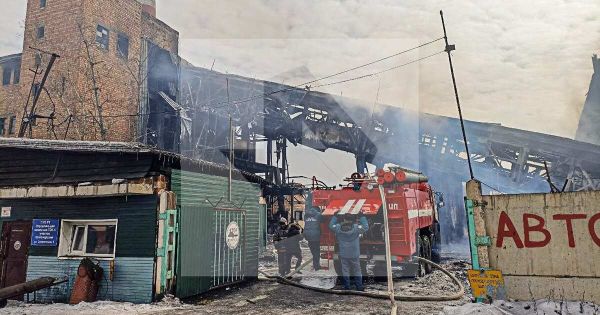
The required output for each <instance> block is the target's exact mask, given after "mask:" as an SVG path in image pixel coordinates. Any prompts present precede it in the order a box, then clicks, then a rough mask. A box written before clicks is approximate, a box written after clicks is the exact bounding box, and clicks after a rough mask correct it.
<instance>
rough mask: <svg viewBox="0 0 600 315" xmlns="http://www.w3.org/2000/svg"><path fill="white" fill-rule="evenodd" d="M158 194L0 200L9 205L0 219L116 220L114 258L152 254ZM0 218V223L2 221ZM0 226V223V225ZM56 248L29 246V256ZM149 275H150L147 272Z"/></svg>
mask: <svg viewBox="0 0 600 315" xmlns="http://www.w3.org/2000/svg"><path fill="white" fill-rule="evenodd" d="M157 203H158V197H157V196H155V195H148V196H119V197H90V198H52V199H0V207H12V210H11V217H10V218H8V219H7V218H3V219H2V220H6V221H14V220H32V219H72V220H101V219H118V220H119V223H118V226H117V244H116V256H117V257H154V255H155V251H156V249H155V248H156V222H157V212H156V209H157ZM2 220H0V223H1V222H2ZM0 226H1V225H0ZM57 254H58V247H33V246H32V247H31V248H30V251H29V255H30V256H54V257H56V256H57ZM149 277H151V275H149Z"/></svg>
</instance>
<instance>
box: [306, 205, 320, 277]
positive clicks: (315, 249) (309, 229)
mask: <svg viewBox="0 0 600 315" xmlns="http://www.w3.org/2000/svg"><path fill="white" fill-rule="evenodd" d="M320 210H321V209H319V208H318V207H312V208H308V209H307V210H306V213H305V214H304V238H305V239H306V241H308V248H310V254H311V255H312V261H313V269H314V270H315V271H317V270H319V269H321V221H322V220H323V216H322V215H321V211H320Z"/></svg>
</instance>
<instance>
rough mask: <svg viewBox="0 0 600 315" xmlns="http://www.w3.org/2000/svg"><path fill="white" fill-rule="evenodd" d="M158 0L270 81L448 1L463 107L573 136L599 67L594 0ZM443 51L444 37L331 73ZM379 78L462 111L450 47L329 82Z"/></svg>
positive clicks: (16, 13)
mask: <svg viewBox="0 0 600 315" xmlns="http://www.w3.org/2000/svg"><path fill="white" fill-rule="evenodd" d="M3 2H4V3H3V11H4V18H3V19H2V20H0V55H4V54H9V53H15V52H19V51H20V50H21V40H22V35H21V32H22V20H23V19H24V14H25V2H26V1H25V0H5V1H3ZM157 2H158V8H157V14H158V17H159V18H160V19H162V20H163V21H165V22H166V23H167V24H169V25H171V26H172V27H174V28H175V29H177V30H178V31H179V32H180V36H181V52H182V55H183V57H184V58H186V59H187V60H188V61H190V62H192V63H194V64H195V65H197V66H204V67H210V65H211V64H212V62H213V60H216V62H215V70H218V71H223V72H225V71H227V72H230V73H236V74H241V75H247V76H252V77H257V78H261V79H271V78H276V77H278V78H279V79H281V76H280V74H281V73H285V72H288V71H292V70H295V69H298V68H301V67H306V69H308V72H309V73H310V74H311V75H312V76H315V77H319V76H322V75H326V74H329V73H332V72H336V71H338V70H341V69H344V68H347V67H350V66H354V65H359V64H362V63H365V62H368V61H371V60H373V59H377V58H379V57H383V56H386V55H389V54H393V53H395V52H397V51H401V50H403V49H405V48H408V47H411V46H414V45H416V44H418V43H421V42H426V41H428V40H430V39H434V38H437V37H440V36H441V34H442V30H441V26H440V19H439V13H438V12H439V10H440V9H443V10H444V12H445V16H446V22H447V25H448V31H449V33H450V34H449V35H450V37H451V41H452V42H453V43H455V44H456V45H457V51H456V52H455V53H454V57H455V63H456V65H455V66H456V74H457V80H458V84H459V90H460V93H461V98H462V103H463V111H464V115H465V117H466V118H467V119H473V120H479V121H487V122H498V123H502V124H503V125H505V126H510V127H515V128H519V129H525V130H533V131H539V132H545V133H550V134H555V135H560V136H565V137H569V138H572V137H573V136H574V134H575V130H576V127H577V121H578V117H579V112H580V111H581V108H582V105H583V102H584V100H585V93H586V92H587V87H588V84H589V80H590V76H591V74H592V65H591V61H590V56H591V55H592V54H593V53H597V52H599V51H600V2H599V1H597V0H579V1H569V0H543V1H542V0H530V1H522V0H508V1H469V0H455V1H421V0H410V1H397V0H377V1H373V0H303V1H298V0H235V1H222V0H168V1H167V0H157ZM7 17H10V18H7ZM442 49H443V44H442V42H438V43H436V44H435V45H431V46H428V47H425V48H423V49H421V50H419V51H417V52H414V53H411V54H407V55H405V56H401V57H398V58H395V59H393V60H389V61H388V62H386V63H382V64H378V65H375V66H373V67H370V68H368V69H364V70H362V71H357V72H356V73H351V74H347V75H344V76H341V77H339V78H334V79H331V80H329V81H336V80H337V79H346V78H349V77H353V76H356V75H361V74H365V73H370V72H373V71H378V70H381V69H385V68H388V67H390V66H394V65H397V64H400V63H404V62H406V61H410V60H413V59H415V58H419V57H421V56H425V55H427V54H430V53H433V52H436V51H439V50H442ZM309 78H310V77H309ZM303 79H306V78H290V79H289V81H287V80H286V83H291V84H294V83H301V82H302V81H303ZM380 80H381V88H380V93H379V101H380V102H383V103H388V104H393V105H396V106H404V107H409V108H414V109H420V110H422V111H425V112H430V113H435V114H441V115H447V116H456V107H455V103H454V97H453V94H452V86H451V82H450V76H449V70H448V61H447V58H446V57H445V56H444V55H438V56H436V57H433V58H431V59H428V60H426V61H423V62H421V63H420V64H415V65H412V66H409V67H406V68H403V69H401V70H398V71H393V72H389V73H386V74H385V75H382V76H380V77H374V78H370V79H365V80H359V81H353V82H350V83H347V84H343V85H336V86H333V87H331V88H329V89H325V90H324V91H326V92H331V93H335V94H340V93H342V94H344V95H347V96H351V97H354V98H360V99H364V100H365V101H366V103H369V104H371V103H372V102H373V101H374V100H375V97H376V94H377V90H378V85H379V81H380ZM329 81H327V82H329ZM327 82H323V83H327ZM349 158H350V159H346V158H344V161H346V160H348V161H350V160H351V157H349ZM290 163H292V162H290ZM344 163H347V162H344ZM350 165H352V164H351V163H350ZM324 172H329V171H328V170H327V169H324Z"/></svg>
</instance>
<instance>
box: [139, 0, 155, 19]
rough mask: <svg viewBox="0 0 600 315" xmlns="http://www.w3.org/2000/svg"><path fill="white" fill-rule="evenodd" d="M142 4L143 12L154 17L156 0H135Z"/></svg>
mask: <svg viewBox="0 0 600 315" xmlns="http://www.w3.org/2000/svg"><path fill="white" fill-rule="evenodd" d="M137 1H138V2H139V3H141V4H142V10H144V12H146V13H148V14H150V15H152V16H153V17H156V0H137Z"/></svg>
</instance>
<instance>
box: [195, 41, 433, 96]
mask: <svg viewBox="0 0 600 315" xmlns="http://www.w3.org/2000/svg"><path fill="white" fill-rule="evenodd" d="M442 39H444V37H439V38H436V39H434V40H431V41H428V42H426V43H423V44H420V45H418V46H415V47H412V48H409V49H405V50H403V51H400V52H397V53H395V54H393V55H389V56H386V57H383V58H379V59H377V60H374V61H371V62H368V63H365V64H362V65H359V66H356V67H352V68H349V69H346V70H342V71H339V72H336V73H334V74H330V75H326V76H324V77H321V78H318V79H314V80H311V81H308V82H304V83H300V84H297V85H294V86H290V87H287V88H283V89H279V90H275V91H272V92H268V93H263V94H257V95H253V96H250V97H247V98H242V99H238V100H234V101H232V102H229V101H222V102H218V103H216V104H214V105H217V106H210V107H211V108H223V107H226V106H230V105H237V104H242V103H247V102H250V101H253V100H255V99H257V98H264V97H267V96H271V95H274V94H278V93H282V92H287V91H291V90H294V89H297V88H310V84H312V83H315V82H319V81H322V80H325V79H329V78H332V77H335V76H338V75H341V74H344V73H348V72H351V71H354V70H358V69H361V68H364V67H368V66H371V65H373V64H376V63H379V62H382V61H385V60H388V59H391V58H394V57H397V56H400V55H402V54H405V53H408V52H411V51H413V50H416V49H419V48H422V47H424V46H427V45H430V44H433V43H435V42H437V41H440V40H442ZM388 71H389V70H388ZM209 105H210V104H204V106H207V107H208V106H209ZM218 105H223V106H218Z"/></svg>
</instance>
